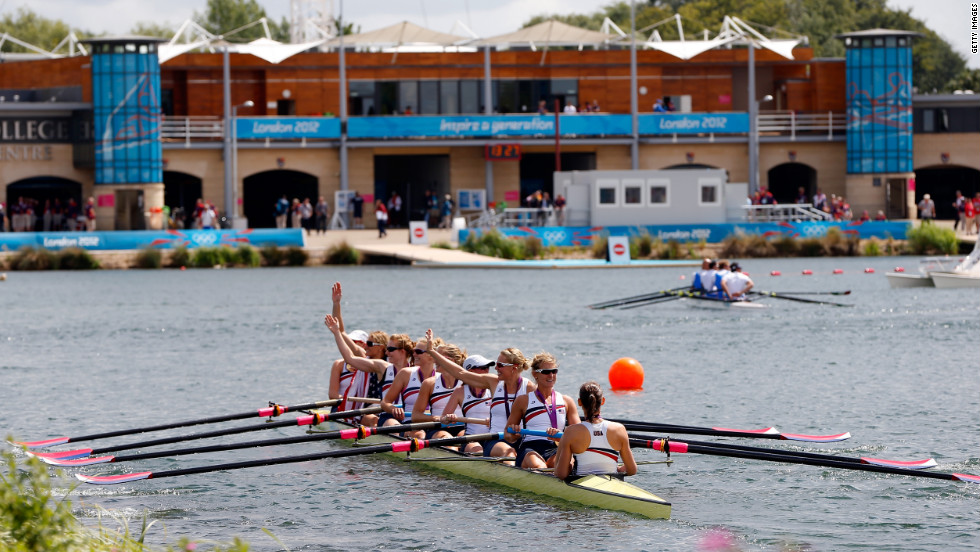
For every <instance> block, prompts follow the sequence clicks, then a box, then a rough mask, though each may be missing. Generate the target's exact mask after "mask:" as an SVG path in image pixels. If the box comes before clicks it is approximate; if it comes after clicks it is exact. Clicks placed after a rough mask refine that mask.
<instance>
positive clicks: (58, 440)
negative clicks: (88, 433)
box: [14, 437, 69, 449]
mask: <svg viewBox="0 0 980 552" xmlns="http://www.w3.org/2000/svg"><path fill="white" fill-rule="evenodd" d="M68 441H69V438H68V437H55V438H54V439H45V440H43V441H23V442H22V441H14V444H15V445H21V446H25V447H27V448H29V449H35V448H44V447H53V446H55V445H63V444H65V443H67V442H68Z"/></svg>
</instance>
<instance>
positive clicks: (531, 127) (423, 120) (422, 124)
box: [347, 113, 632, 138]
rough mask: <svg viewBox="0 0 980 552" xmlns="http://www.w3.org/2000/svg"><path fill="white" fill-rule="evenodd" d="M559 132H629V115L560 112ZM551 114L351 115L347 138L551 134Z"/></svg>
mask: <svg viewBox="0 0 980 552" xmlns="http://www.w3.org/2000/svg"><path fill="white" fill-rule="evenodd" d="M559 125H560V127H561V134H562V136H572V135H574V136H607V135H623V136H628V135H629V134H630V129H631V128H632V127H631V123H630V116H629V115H602V114H592V113H590V114H581V115H561V120H560V122H559ZM554 135H555V116H554V115H451V116H445V117H443V116H416V115H402V116H393V117H351V118H350V119H349V120H348V122H347V136H348V137H350V138H410V137H423V138H491V137H495V136H499V137H533V136H554Z"/></svg>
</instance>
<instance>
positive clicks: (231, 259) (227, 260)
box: [217, 246, 238, 266]
mask: <svg viewBox="0 0 980 552" xmlns="http://www.w3.org/2000/svg"><path fill="white" fill-rule="evenodd" d="M217 249H218V259H219V260H220V262H219V263H218V264H222V265H224V266H234V265H236V264H238V251H237V250H236V249H235V248H234V247H227V246H225V247H218V248H217Z"/></svg>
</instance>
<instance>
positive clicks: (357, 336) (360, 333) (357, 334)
mask: <svg viewBox="0 0 980 552" xmlns="http://www.w3.org/2000/svg"><path fill="white" fill-rule="evenodd" d="M347 336H348V337H350V338H351V340H352V341H360V342H361V343H367V340H368V334H367V332H366V331H364V330H354V331H352V332H351V333H349V334H347Z"/></svg>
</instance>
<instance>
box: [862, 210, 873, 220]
mask: <svg viewBox="0 0 980 552" xmlns="http://www.w3.org/2000/svg"><path fill="white" fill-rule="evenodd" d="M869 220H871V215H869V214H868V210H867V209H865V210H864V212H862V213H861V218H860V221H861V222H868V221H869Z"/></svg>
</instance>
